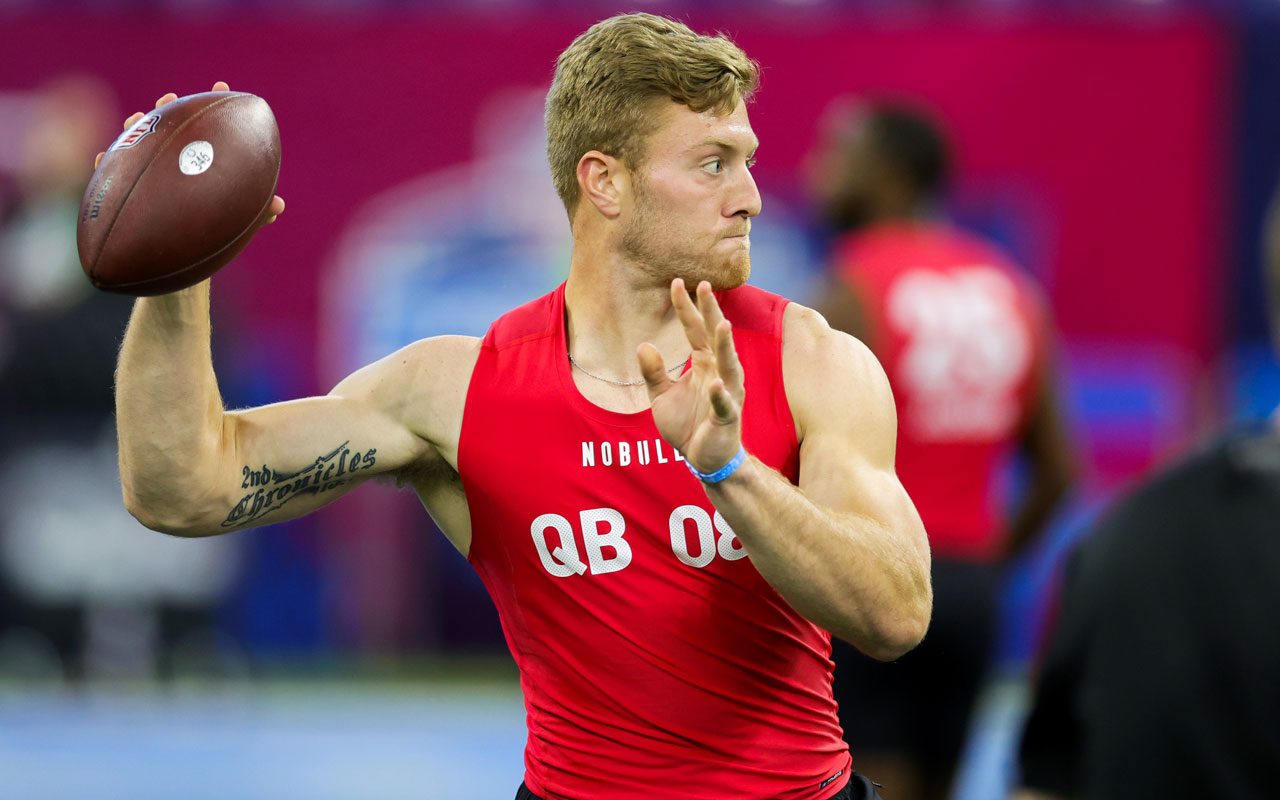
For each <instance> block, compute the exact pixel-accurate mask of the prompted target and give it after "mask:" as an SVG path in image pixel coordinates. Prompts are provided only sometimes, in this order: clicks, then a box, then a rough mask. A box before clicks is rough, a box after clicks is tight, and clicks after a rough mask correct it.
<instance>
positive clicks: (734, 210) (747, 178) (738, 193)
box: [725, 166, 763, 219]
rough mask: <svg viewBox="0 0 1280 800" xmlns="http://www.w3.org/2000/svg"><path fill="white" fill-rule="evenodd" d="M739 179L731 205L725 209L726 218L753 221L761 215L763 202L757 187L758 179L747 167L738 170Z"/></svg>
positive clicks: (730, 196) (733, 191)
mask: <svg viewBox="0 0 1280 800" xmlns="http://www.w3.org/2000/svg"><path fill="white" fill-rule="evenodd" d="M737 173H738V179H737V180H736V181H734V183H733V188H732V190H731V194H730V195H729V201H730V202H729V204H728V206H727V207H726V208H725V212H726V213H725V216H726V217H742V218H744V219H751V218H752V217H754V216H756V215H757V214H759V213H760V207H761V205H762V204H763V201H762V200H761V199H760V189H759V188H757V187H756V179H755V177H754V176H753V175H752V174H751V170H750V169H749V168H747V167H745V166H744V167H743V168H742V169H739V170H737Z"/></svg>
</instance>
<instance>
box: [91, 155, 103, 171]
mask: <svg viewBox="0 0 1280 800" xmlns="http://www.w3.org/2000/svg"><path fill="white" fill-rule="evenodd" d="M105 155H106V153H98V155H97V157H96V158H94V159H93V168H94V169H97V168H98V165H99V164H101V163H102V157H103V156H105Z"/></svg>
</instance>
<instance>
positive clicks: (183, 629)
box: [0, 74, 234, 680]
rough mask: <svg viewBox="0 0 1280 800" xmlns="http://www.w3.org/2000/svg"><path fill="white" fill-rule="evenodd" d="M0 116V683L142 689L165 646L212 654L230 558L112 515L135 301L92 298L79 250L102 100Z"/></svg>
mask: <svg viewBox="0 0 1280 800" xmlns="http://www.w3.org/2000/svg"><path fill="white" fill-rule="evenodd" d="M5 107H6V108H10V109H15V108H16V109H23V113H21V114H17V115H15V116H18V117H20V118H19V119H17V120H8V121H6V124H5V126H4V128H5V129H7V130H13V131H15V132H20V133H19V134H18V135H19V137H20V141H21V146H20V147H19V148H17V150H16V153H17V157H16V159H15V160H14V162H13V163H12V164H11V165H9V166H8V169H7V171H8V172H9V173H10V174H9V175H7V176H2V177H7V179H8V180H7V181H6V184H7V189H8V190H7V191H6V192H5V193H4V196H5V197H6V202H5V203H4V205H3V206H0V431H2V432H3V440H4V443H5V446H4V448H3V450H0V504H3V506H4V508H5V509H6V511H5V514H4V515H3V516H0V675H7V676H9V677H21V678H38V679H54V680H57V679H61V678H70V679H73V680H75V679H79V678H82V677H128V678H140V677H142V678H146V677H151V676H152V675H153V674H154V673H155V672H156V670H157V669H158V668H162V666H163V665H162V664H161V659H160V658H159V657H160V655H161V652H160V651H161V650H162V648H164V647H165V646H166V645H168V644H175V643H177V642H178V640H181V641H182V643H183V644H182V645H181V647H182V648H183V649H184V650H185V651H193V650H208V648H207V647H205V645H204V644H197V643H196V642H197V640H199V641H200V642H203V643H207V642H208V641H209V639H210V636H211V633H210V620H209V617H208V613H207V612H208V608H209V604H210V603H212V602H213V601H215V600H216V599H217V598H218V597H219V596H220V594H221V593H222V591H224V590H225V588H226V586H227V584H228V581H229V579H230V577H231V574H232V571H233V566H234V561H233V554H232V551H231V548H230V545H229V543H228V544H219V545H215V546H214V547H212V548H209V547H201V551H202V552H201V555H200V557H198V558H193V557H192V554H191V551H190V549H189V548H188V549H187V550H186V552H185V553H181V552H179V550H180V549H181V548H178V547H174V546H172V545H173V544H176V543H166V545H164V546H159V547H158V546H157V545H156V542H155V540H154V539H153V538H151V537H149V536H148V535H146V533H147V532H146V531H145V530H144V529H143V528H142V527H141V526H140V525H138V523H137V522H136V521H135V520H133V519H132V518H130V517H129V515H128V514H127V513H124V511H123V509H121V508H120V503H119V491H120V489H119V484H118V482H117V481H116V479H115V477H114V475H113V472H114V468H113V465H114V464H115V461H116V446H115V438H114V436H113V435H112V428H113V422H114V419H113V403H112V383H113V371H112V366H111V365H112V362H113V361H114V358H115V355H116V352H117V349H118V347H119V343H120V329H121V328H122V327H123V325H124V324H125V322H126V321H127V320H128V318H129V307H130V302H131V301H130V299H129V298H126V297H121V296H118V295H111V294H107V293H104V292H97V291H94V290H93V288H92V286H91V285H90V284H89V282H88V281H87V280H85V277H84V273H83V271H82V270H81V268H80V260H79V255H78V253H77V250H76V217H77V215H78V214H79V211H80V200H81V196H82V195H83V193H84V188H85V185H86V184H87V183H88V181H89V176H90V174H91V173H92V169H91V163H92V158H93V154H94V152H95V151H96V149H97V147H96V146H97V144H98V142H100V141H102V139H103V138H104V137H106V136H108V135H111V132H112V130H113V129H114V128H115V125H116V118H117V117H118V116H119V112H118V111H117V110H116V107H115V100H114V99H113V92H112V91H111V89H110V88H109V87H108V86H107V85H106V84H105V83H104V82H103V81H101V80H99V79H98V78H96V77H94V76H92V75H84V74H75V75H68V76H64V77H61V78H57V79H54V80H51V81H49V82H48V83H46V84H44V85H42V86H40V87H38V88H36V89H34V90H32V91H31V92H28V93H23V96H22V97H21V99H20V102H10V103H6V104H5ZM55 476H56V477H55ZM108 565H110V566H108ZM193 636H194V637H195V638H191V637H193Z"/></svg>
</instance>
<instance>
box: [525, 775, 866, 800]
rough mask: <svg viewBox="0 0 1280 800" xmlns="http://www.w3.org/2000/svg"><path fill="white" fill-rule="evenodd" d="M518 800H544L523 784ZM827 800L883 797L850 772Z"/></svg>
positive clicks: (858, 799)
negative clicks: (847, 777)
mask: <svg viewBox="0 0 1280 800" xmlns="http://www.w3.org/2000/svg"><path fill="white" fill-rule="evenodd" d="M516 800H542V798H541V797H538V796H537V795H536V794H534V793H533V792H531V791H529V787H528V786H525V785H524V784H523V783H522V784H520V788H519V789H518V790H517V791H516ZM827 800H881V797H880V795H878V794H876V788H875V785H874V784H872V783H871V781H869V780H867V779H866V778H865V777H864V776H862V775H860V774H859V773H857V772H854V771H853V770H850V771H849V782H848V783H846V784H845V786H844V788H843V789H841V790H840V791H838V792H836V793H835V794H833V795H831V797H829V798H827Z"/></svg>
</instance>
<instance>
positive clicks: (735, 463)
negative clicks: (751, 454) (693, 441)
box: [684, 446, 747, 483]
mask: <svg viewBox="0 0 1280 800" xmlns="http://www.w3.org/2000/svg"><path fill="white" fill-rule="evenodd" d="M746 460H747V448H745V447H742V446H739V447H738V452H737V454H736V455H734V457H733V458H731V459H729V463H728V464H725V465H724V466H723V467H721V468H720V469H718V470H716V471H715V472H698V471H697V470H696V469H694V468H693V465H692V464H690V463H689V462H688V461H685V462H684V465H685V466H686V467H688V468H689V471H690V472H692V473H693V477H695V478H697V479H698V480H700V481H702V482H703V483H719V482H720V481H722V480H724V479H725V478H727V477H729V476H730V475H732V474H733V473H735V472H737V471H738V467H740V466H742V462H743V461H746Z"/></svg>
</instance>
